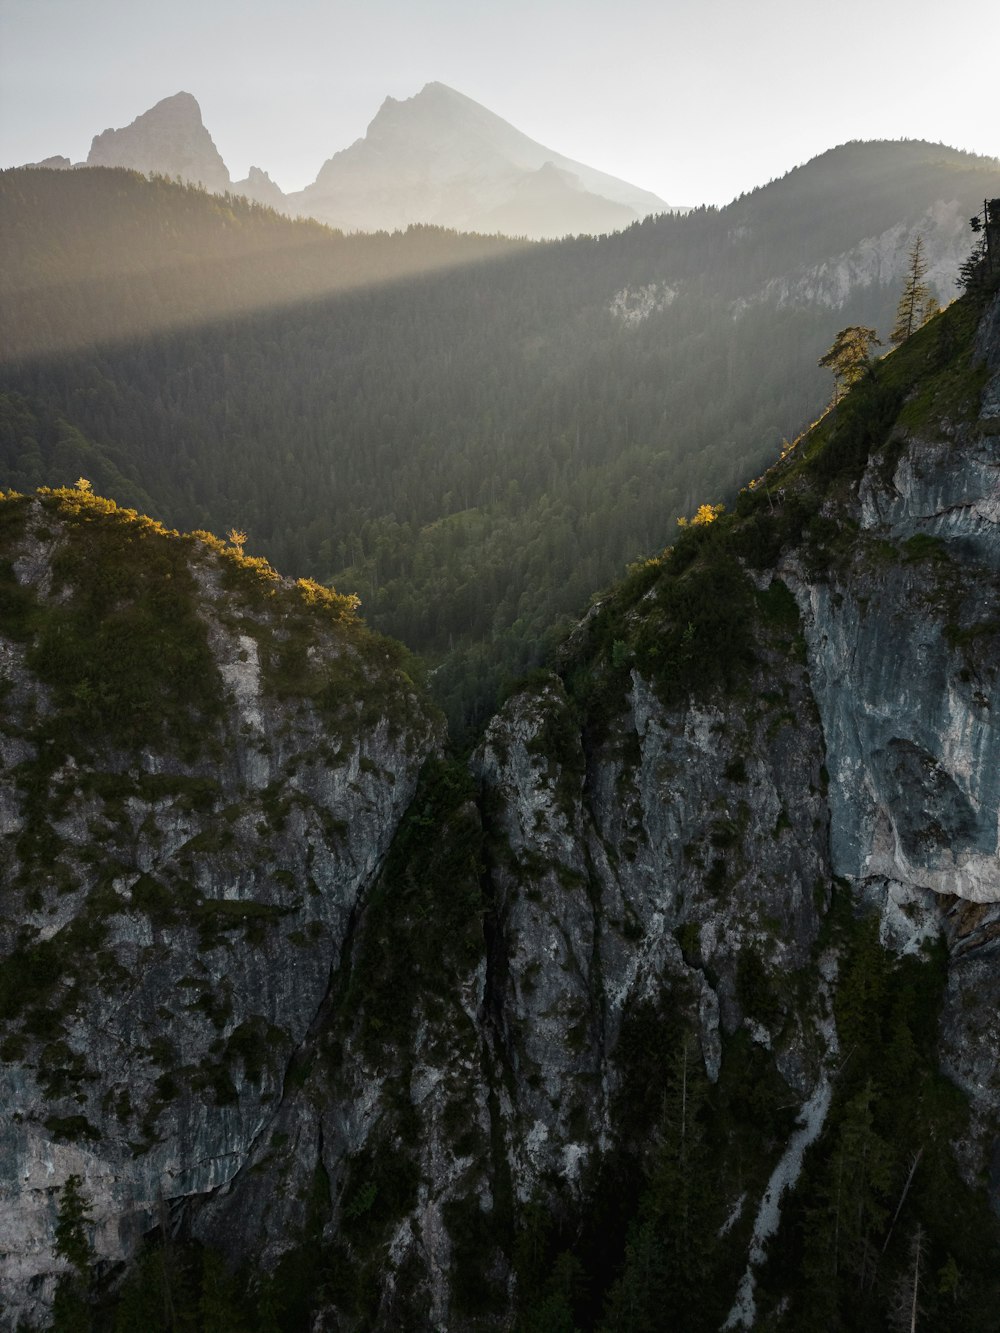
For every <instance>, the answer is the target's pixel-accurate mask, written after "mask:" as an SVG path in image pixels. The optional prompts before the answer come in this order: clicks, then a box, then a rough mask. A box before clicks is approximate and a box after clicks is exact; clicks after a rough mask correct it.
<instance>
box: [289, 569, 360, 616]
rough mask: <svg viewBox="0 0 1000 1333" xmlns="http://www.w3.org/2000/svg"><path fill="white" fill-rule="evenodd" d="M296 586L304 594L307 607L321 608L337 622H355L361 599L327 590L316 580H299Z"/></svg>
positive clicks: (351, 594)
mask: <svg viewBox="0 0 1000 1333" xmlns="http://www.w3.org/2000/svg"><path fill="white" fill-rule="evenodd" d="M295 586H296V587H297V588H298V590H299V592H300V593H301V594H302V599H303V601H304V602H305V603H306V605H307V606H321V607H323V608H324V609H325V610H327V611H329V612H330V613H331V614H332V615H333V618H334V619H335V620H355V619H356V618H357V610H358V607H359V606H360V605H361V598H360V597H357V596H356V595H355V594H354V593H341V592H337V591H336V590H335V589H334V588H327V587H325V586H324V584H322V583H317V582H316V580H315V579H297V580H296V583H295Z"/></svg>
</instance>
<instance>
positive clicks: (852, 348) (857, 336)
mask: <svg viewBox="0 0 1000 1333" xmlns="http://www.w3.org/2000/svg"><path fill="white" fill-rule="evenodd" d="M881 345H882V340H881V338H880V337H879V336H878V334H877V333H876V332H875V330H874V329H869V328H866V327H865V326H864V325H861V324H851V325H849V326H848V327H847V328H846V329H841V330H840V332H839V333H838V334H837V337H836V338H835V339H834V343H833V346H832V347H831V348H830V349H829V351H827V352H824V354H823V355H822V356H821V357H820V359H819V361H818V362H817V365H820V366H822V367H823V368H824V370H831V371H833V377H834V379H835V380H836V381H837V387H836V389H835V391H834V395H833V401H834V403H837V402H839V400H840V395H841V393H846V391H847V390H848V389H849V388H850V387H851V386H852V385H853V384H856V383H857V382H858V380H859V379H860V378H861V376H862V375H863V374H864V373H865V370H866V368H867V367H868V366H869V365H870V364H871V356H872V349H873V348H875V347H881Z"/></svg>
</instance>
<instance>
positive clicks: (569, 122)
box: [0, 0, 1000, 205]
mask: <svg viewBox="0 0 1000 1333" xmlns="http://www.w3.org/2000/svg"><path fill="white" fill-rule="evenodd" d="M998 49H1000V5H998V4H997V3H996V0H966V2H965V3H964V4H962V5H960V6H958V5H956V6H944V5H942V4H941V3H940V0H839V2H836V0H835V2H834V3H816V0H757V2H756V3H754V0H504V3H498V2H496V0H284V2H283V3H281V4H278V3H274V2H273V0H164V3H162V4H160V5H154V4H152V3H147V0H0V166H3V167H6V166H17V165H20V164H21V163H23V162H30V161H37V160H39V159H41V158H44V157H49V156H51V155H53V154H63V155H65V156H67V157H69V158H71V159H72V160H73V161H74V162H77V161H83V160H84V159H85V158H86V156H87V153H88V151H89V149H90V142H91V139H92V138H93V136H94V135H95V134H98V133H100V132H101V131H102V130H105V129H108V128H112V127H113V128H116V129H117V128H119V127H121V126H123V125H127V124H128V123H129V122H130V121H132V120H134V119H135V117H136V116H137V115H139V114H140V113H141V112H143V111H146V110H148V108H149V107H151V106H152V105H153V104H154V103H155V102H158V101H159V100H160V99H161V98H163V97H169V96H171V95H172V94H173V93H176V92H179V91H181V90H184V91H186V92H189V93H193V94H194V96H195V97H196V98H197V99H198V101H199V103H200V105H201V109H202V116H203V118H204V121H205V124H206V126H207V128H208V130H209V132H210V133H211V135H212V137H213V138H214V140H215V143H216V146H217V147H218V149H219V151H220V153H221V154H222V156H223V158H224V159H225V162H226V165H227V166H228V167H229V170H230V173H231V175H232V177H233V179H234V180H238V179H240V178H242V177H244V176H245V175H246V174H247V171H248V169H249V167H250V165H251V164H253V165H255V166H259V167H263V169H264V170H265V171H267V172H269V174H270V175H271V176H272V177H273V178H274V180H276V181H277V183H278V184H279V185H280V186H281V187H282V189H284V190H286V191H291V190H296V189H301V188H302V187H303V186H305V185H307V184H309V183H310V182H311V181H312V180H314V179H315V177H316V174H317V172H318V171H319V168H320V167H321V166H322V164H323V162H324V161H325V160H326V159H327V158H328V157H331V156H332V155H333V154H334V153H335V152H337V151H338V150H339V149H341V148H346V147H347V146H348V145H349V144H350V143H352V142H353V141H354V140H355V139H357V138H360V137H361V136H362V135H363V134H364V133H365V129H366V128H367V125H368V123H369V121H370V120H371V119H372V118H373V116H374V115H375V113H376V111H377V110H378V108H379V106H380V104H381V103H382V101H383V99H384V98H385V97H386V96H387V95H391V96H392V97H395V98H398V99H403V98H406V97H412V96H413V95H414V94H415V93H417V92H419V91H420V89H421V88H422V87H423V85H424V84H425V83H429V82H431V81H435V80H437V81H440V82H441V83H446V84H449V85H450V86H451V87H453V88H456V89H457V90H458V91H459V92H462V93H465V95H466V96H468V97H471V98H473V99H474V100H475V101H477V102H481V103H482V104H483V105H484V106H486V107H488V108H489V109H490V110H491V111H494V112H495V113H496V114H497V115H500V116H502V117H503V118H504V119H505V120H508V121H510V122H511V123H512V124H513V125H515V126H517V128H518V129H519V130H522V131H523V132H524V133H525V134H527V135H529V136H530V137H531V138H533V139H536V140H538V141H539V142H540V143H543V144H545V145H546V146H547V147H549V148H551V149H553V150H554V151H556V152H558V153H562V154H564V155H565V156H567V157H571V158H575V159H576V160H578V161H581V162H585V163H586V164H587V165H589V166H592V167H596V168H598V169H600V170H602V171H606V172H610V173H611V174H612V175H615V176H619V177H621V178H623V179H625V180H628V181H630V182H632V183H633V184H635V185H639V186H642V187H643V188H645V189H648V190H652V191H654V192H655V193H656V194H658V195H660V196H661V198H663V199H665V200H666V201H667V202H668V203H671V204H692V205H693V204H698V203H719V204H722V203H726V202H728V201H729V200H730V199H732V198H734V197H735V196H736V195H738V194H740V193H741V192H743V191H745V190H750V189H752V188H753V187H754V186H756V185H763V184H765V183H766V182H767V181H768V180H771V179H773V178H774V177H777V176H780V175H783V174H784V173H785V172H786V171H788V170H790V169H791V168H792V167H794V166H796V165H798V164H799V163H802V162H805V161H807V160H808V159H809V158H811V157H815V156H816V155H817V154H818V153H822V152H824V151H825V150H826V149H828V148H833V147H834V146H835V145H837V144H840V143H844V142H845V141H847V140H849V139H899V138H917V139H930V140H933V141H940V142H943V143H946V144H949V145H951V146H953V147H955V148H965V149H969V150H971V151H973V152H978V153H983V154H986V155H989V156H996V155H998V154H1000V111H998V98H997V89H998V85H1000V73H998V69H997V66H996V59H997V51H998Z"/></svg>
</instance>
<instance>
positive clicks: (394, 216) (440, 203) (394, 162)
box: [293, 81, 669, 238]
mask: <svg viewBox="0 0 1000 1333" xmlns="http://www.w3.org/2000/svg"><path fill="white" fill-rule="evenodd" d="M547 165H548V170H546V171H545V172H544V174H543V175H542V177H541V181H540V182H538V181H535V180H534V177H535V175H536V173H538V172H539V171H541V170H542V168H545V167H546V166H547ZM547 181H548V182H549V184H550V189H554V188H555V187H556V186H557V185H558V187H559V188H558V190H556V191H555V193H554V194H553V196H552V198H551V199H546V198H545V197H544V191H543V190H542V189H541V186H544V185H545V183H546V182H547ZM293 198H294V202H295V204H296V206H297V207H299V208H300V209H301V210H302V211H303V212H306V213H308V214H310V215H311V216H313V217H317V218H319V219H320V220H321V221H324V222H328V223H330V224H331V225H333V226H336V227H343V228H344V229H346V230H351V229H359V230H378V229H380V228H389V229H392V228H394V227H402V226H406V225H407V224H408V223H411V222H426V223H432V224H436V225H440V226H445V227H455V228H458V229H459V230H465V231H487V232H494V231H496V230H497V227H498V226H500V227H502V229H504V230H508V231H510V232H511V233H512V234H514V235H526V236H532V237H536V238H542V237H554V236H563V235H566V234H567V233H576V232H584V231H591V230H593V229H594V227H595V226H596V227H597V229H598V230H601V231H603V230H608V229H610V228H615V227H624V226H627V225H628V224H629V223H630V222H634V221H635V220H636V219H637V218H641V217H646V216H647V215H648V214H650V213H661V212H666V211H668V210H669V205H668V204H665V203H664V201H663V200H662V199H660V198H658V197H657V196H656V195H654V194H650V193H649V192H648V191H645V190H641V189H638V188H637V187H636V186H634V185H630V184H629V183H628V182H627V181H622V180H618V179H616V178H615V177H613V176H608V175H605V174H604V173H603V172H600V171H595V170H594V169H593V168H592V167H588V166H585V165H584V164H583V163H580V162H574V161H572V160H571V159H570V158H567V157H563V156H562V155H561V154H559V153H556V152H554V151H553V150H552V149H551V148H547V147H545V145H543V144H540V143H537V142H536V141H535V140H534V139H530V138H529V137H528V136H527V135H526V134H523V133H522V132H521V131H520V130H519V129H517V128H515V126H513V125H511V124H510V123H509V122H508V121H506V120H503V119H502V117H500V116H498V115H496V114H495V113H494V112H492V111H490V110H489V109H488V108H487V107H485V106H482V105H481V104H480V103H479V102H475V101H473V99H472V98H471V97H467V96H466V95H465V94H464V93H460V92H458V91H457V90H456V89H455V88H451V87H449V86H448V85H447V84H445V83H440V82H437V81H432V82H430V83H425V84H424V86H423V87H422V88H421V90H420V91H419V92H418V93H416V94H415V95H414V96H413V97H408V98H405V99H404V100H399V99H397V98H395V97H386V99H385V100H384V101H383V103H382V105H381V106H380V107H379V109H378V112H377V113H376V115H375V118H374V119H373V120H372V122H371V124H370V125H369V126H368V131H367V134H366V135H365V137H364V138H363V139H359V140H357V142H356V143H354V144H352V145H351V147H350V148H347V149H345V150H344V151H343V152H340V153H336V154H335V155H334V156H333V157H332V158H330V159H329V160H328V161H327V162H325V163H324V165H323V167H322V169H321V170H320V173H319V176H318V177H317V179H316V181H315V183H314V184H313V185H311V186H309V187H307V188H306V189H305V190H303V191H301V192H300V193H299V194H298V195H296V196H294V197H293ZM529 199H530V207H529V206H528V200H529Z"/></svg>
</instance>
